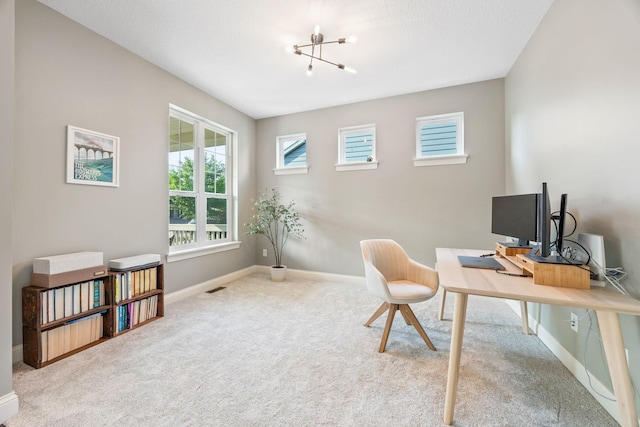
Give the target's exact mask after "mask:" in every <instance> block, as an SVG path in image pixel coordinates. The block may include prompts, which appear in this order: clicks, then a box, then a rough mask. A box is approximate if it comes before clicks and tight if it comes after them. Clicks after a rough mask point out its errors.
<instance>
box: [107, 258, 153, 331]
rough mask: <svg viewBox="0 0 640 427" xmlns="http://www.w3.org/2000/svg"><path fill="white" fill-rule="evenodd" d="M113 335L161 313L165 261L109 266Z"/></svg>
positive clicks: (129, 329) (143, 322) (143, 323)
mask: <svg viewBox="0 0 640 427" xmlns="http://www.w3.org/2000/svg"><path fill="white" fill-rule="evenodd" d="M109 274H110V276H111V284H112V292H111V293H112V296H113V324H112V328H113V335H114V336H118V335H122V334H124V333H126V332H129V331H131V330H133V329H136V328H139V327H140V326H144V325H146V324H147V323H149V322H152V321H154V320H157V319H159V318H161V317H163V316H164V265H162V264H157V265H152V266H140V267H133V268H130V269H126V270H117V271H116V270H110V272H109Z"/></svg>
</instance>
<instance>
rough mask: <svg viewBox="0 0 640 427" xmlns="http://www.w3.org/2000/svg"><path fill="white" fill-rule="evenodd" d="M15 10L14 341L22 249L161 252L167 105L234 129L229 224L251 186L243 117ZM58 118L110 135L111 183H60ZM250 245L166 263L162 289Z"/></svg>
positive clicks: (76, 31)
mask: <svg viewBox="0 0 640 427" xmlns="http://www.w3.org/2000/svg"><path fill="white" fill-rule="evenodd" d="M16 9H17V10H16V64H15V67H16V82H15V96H16V110H15V147H14V156H13V159H14V165H15V186H14V192H13V197H14V209H15V212H16V213H17V214H16V216H15V219H14V224H13V249H12V253H13V308H14V314H13V331H14V333H13V337H14V338H13V343H14V345H17V344H20V343H21V341H22V338H21V330H20V325H21V316H20V313H21V302H20V295H21V288H22V287H24V286H25V285H27V284H29V280H30V274H31V272H32V260H33V258H35V257H39V256H47V255H54V254H63V253H71V252H78V251H87V250H89V251H101V252H104V256H105V260H109V259H112V258H117V257H123V256H129V255H135V254H141V253H160V254H166V253H167V250H168V231H167V223H168V192H167V138H168V132H167V117H168V108H169V103H173V104H176V105H179V106H181V107H183V108H185V109H187V110H190V111H193V112H194V113H196V114H199V115H201V116H203V117H207V118H209V119H211V120H213V121H215V122H217V123H220V124H222V125H224V126H226V127H229V128H231V129H233V130H235V131H237V132H238V136H239V143H238V146H239V150H238V151H239V152H238V153H236V154H237V156H238V165H239V168H238V169H239V185H240V189H239V194H240V197H239V198H240V200H239V212H240V220H239V222H240V223H241V224H242V223H243V222H246V221H247V220H248V217H249V213H250V205H249V203H250V202H249V200H248V199H249V198H250V196H253V194H254V193H255V174H254V169H255V165H254V157H253V152H254V145H255V121H254V120H253V119H252V118H250V117H248V116H246V115H244V114H242V113H240V112H238V111H237V110H234V109H233V108H231V107H229V106H227V105H225V104H223V103H221V102H219V101H218V100H216V99H215V98H212V97H210V96H208V95H205V94H204V93H202V92H200V91H198V90H196V89H195V88H193V87H192V86H189V85H187V84H186V83H184V82H183V81H181V80H179V79H177V78H175V77H174V76H172V75H170V74H168V73H166V72H164V71H162V70H160V69H159V68H157V67H155V66H153V65H151V64H149V63H148V62H146V61H144V60H142V59H140V58H139V57H137V56H135V55H134V54H132V53H130V52H128V51H126V50H125V49H123V48H121V47H119V46H117V45H115V44H114V43H112V42H110V41H108V40H106V39H104V38H102V37H101V36H99V35H97V34H95V33H93V32H91V31H89V30H87V29H86V28H84V27H82V26H80V25H79V24H77V23H75V22H73V21H71V20H69V19H67V18H66V17H64V16H62V15H60V14H58V13H57V12H55V11H53V10H51V9H49V8H48V7H46V6H44V5H42V4H40V3H38V2H36V1H34V0H25V1H20V2H19V3H18V4H17V5H16ZM212 78H214V76H213V77H212ZM67 125H74V126H78V127H82V128H86V129H91V130H94V131H98V132H103V133H106V134H110V135H116V136H118V137H120V148H121V162H120V186H119V187H118V188H111V187H96V186H87V185H73V184H66V183H65V163H66V160H65V147H66V137H65V131H66V126H67ZM3 159H4V156H3ZM2 182H4V181H2ZM3 227H4V223H3ZM241 237H243V236H241ZM253 242H254V241H253V240H247V241H246V242H245V243H243V244H242V245H241V248H240V249H239V250H233V251H227V252H223V253H220V254H215V255H209V256H203V257H199V258H193V259H190V260H187V261H180V262H173V263H170V264H167V266H166V268H165V287H166V291H167V292H173V291H177V290H179V289H182V288H186V287H188V286H190V285H193V284H196V283H201V282H203V281H206V280H209V279H211V278H214V277H217V276H221V275H224V274H227V273H230V272H233V271H236V270H239V269H242V268H245V267H247V266H251V265H253V264H254V263H255V261H254V260H255V245H254V243H253Z"/></svg>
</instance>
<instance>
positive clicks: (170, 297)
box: [164, 265, 258, 304]
mask: <svg viewBox="0 0 640 427" xmlns="http://www.w3.org/2000/svg"><path fill="white" fill-rule="evenodd" d="M256 271H258V270H257V266H255V265H254V266H251V267H247V268H243V269H242V270H238V271H234V272H233V273H229V274H225V275H224V276H220V277H216V278H215V279H211V280H207V281H206V282H202V283H198V284H195V285H193V286H189V287H188V288H185V289H180V290H179V291H175V292H171V293H168V294H165V295H164V303H165V304H172V303H174V302H177V301H180V300H183V299H185V298H189V297H191V296H194V295H198V294H201V293H203V292H206V291H208V290H211V289H213V288H215V287H218V286H220V285H224V284H225V283H229V282H232V281H234V280H237V279H241V278H243V277H245V276H248V275H249V274H253V273H255V272H256Z"/></svg>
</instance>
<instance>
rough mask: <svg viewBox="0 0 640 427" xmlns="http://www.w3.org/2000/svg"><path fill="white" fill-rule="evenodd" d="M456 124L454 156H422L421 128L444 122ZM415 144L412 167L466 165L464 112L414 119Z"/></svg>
mask: <svg viewBox="0 0 640 427" xmlns="http://www.w3.org/2000/svg"><path fill="white" fill-rule="evenodd" d="M452 121H455V122H456V126H457V127H456V153H455V154H442V155H433V156H424V155H422V142H421V138H420V137H421V131H422V126H423V125H425V124H432V123H444V122H452ZM415 132H416V133H415V138H416V140H415V144H416V151H415V153H416V155H415V158H414V159H413V165H414V166H439V165H451V164H463V163H467V158H468V157H469V156H468V155H467V154H465V152H464V112H463V111H460V112H456V113H447V114H437V115H432V116H425V117H418V118H416V128H415Z"/></svg>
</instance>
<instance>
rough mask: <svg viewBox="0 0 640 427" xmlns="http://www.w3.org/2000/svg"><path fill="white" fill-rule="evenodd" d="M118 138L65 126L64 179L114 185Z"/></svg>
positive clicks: (116, 182)
mask: <svg viewBox="0 0 640 427" xmlns="http://www.w3.org/2000/svg"><path fill="white" fill-rule="evenodd" d="M119 175H120V138H118V137H117V136H113V135H107V134H104V133H100V132H95V131H92V130H87V129H82V128H79V127H76V126H70V125H69V126H67V183H69V184H85V185H98V186H105V187H117V186H118V185H119Z"/></svg>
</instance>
